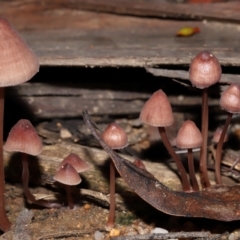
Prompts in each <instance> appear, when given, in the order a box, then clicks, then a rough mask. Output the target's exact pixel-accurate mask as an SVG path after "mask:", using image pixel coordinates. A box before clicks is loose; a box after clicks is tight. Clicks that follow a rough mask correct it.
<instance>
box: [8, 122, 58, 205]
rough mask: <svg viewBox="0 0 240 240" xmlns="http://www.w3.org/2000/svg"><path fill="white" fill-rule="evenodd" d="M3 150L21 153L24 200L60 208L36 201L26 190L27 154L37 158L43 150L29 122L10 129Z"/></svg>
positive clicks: (27, 178) (18, 123)
mask: <svg viewBox="0 0 240 240" xmlns="http://www.w3.org/2000/svg"><path fill="white" fill-rule="evenodd" d="M3 148H4V150H5V151H8V152H21V153H22V166H23V170H22V183H23V190H24V194H25V196H26V198H27V199H28V200H29V201H30V202H32V203H34V204H37V205H41V206H44V207H49V208H52V207H60V206H61V205H60V204H58V203H51V202H47V201H45V200H43V199H40V200H36V199H35V197H34V195H33V194H32V193H31V192H30V190H29V188H28V182H29V169H28V156H27V154H29V155H32V156H37V155H39V154H40V153H41V152H42V148H43V146H42V141H41V139H40V137H39V136H38V134H37V132H36V130H35V129H34V127H33V126H32V124H31V122H30V121H29V120H27V119H21V120H19V121H18V122H17V123H16V124H15V125H14V126H13V127H12V129H11V130H10V132H9V135H8V138H7V141H6V143H5V144H4V146H3Z"/></svg>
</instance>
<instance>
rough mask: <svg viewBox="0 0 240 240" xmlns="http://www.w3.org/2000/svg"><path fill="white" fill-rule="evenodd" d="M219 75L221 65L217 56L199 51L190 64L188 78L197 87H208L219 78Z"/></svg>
mask: <svg viewBox="0 0 240 240" xmlns="http://www.w3.org/2000/svg"><path fill="white" fill-rule="evenodd" d="M221 75H222V68H221V65H220V64H219V62H218V60H217V58H216V57H215V56H214V55H213V54H211V53H209V52H206V51H202V52H200V53H199V54H198V55H197V56H196V57H195V58H194V59H193V60H192V62H191V64H190V69H189V79H190V81H191V83H192V85H193V86H195V87H197V88H208V87H210V86H211V85H213V84H215V83H217V82H218V81H219V80H220V78H221Z"/></svg>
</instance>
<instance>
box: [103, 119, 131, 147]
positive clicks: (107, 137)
mask: <svg viewBox="0 0 240 240" xmlns="http://www.w3.org/2000/svg"><path fill="white" fill-rule="evenodd" d="M102 139H103V141H104V142H105V143H106V144H107V145H108V146H109V147H110V148H112V149H121V148H125V147H126V146H127V145H128V137H127V134H126V132H125V131H124V130H123V129H122V128H121V127H120V126H119V125H118V124H116V123H111V124H109V125H108V126H107V127H106V128H105V130H104V131H103V132H102Z"/></svg>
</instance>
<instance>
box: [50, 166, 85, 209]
mask: <svg viewBox="0 0 240 240" xmlns="http://www.w3.org/2000/svg"><path fill="white" fill-rule="evenodd" d="M53 179H54V180H55V181H57V182H60V183H62V184H64V186H65V189H66V192H67V201H68V206H69V208H70V209H73V208H74V204H73V199H72V194H71V186H75V185H78V184H79V183H80V182H81V181H82V179H81V177H80V176H79V174H78V172H77V170H76V169H75V168H74V167H73V166H72V165H71V164H69V163H65V164H64V165H63V166H62V167H61V168H60V169H59V170H58V171H57V172H56V174H55V175H54V177H53Z"/></svg>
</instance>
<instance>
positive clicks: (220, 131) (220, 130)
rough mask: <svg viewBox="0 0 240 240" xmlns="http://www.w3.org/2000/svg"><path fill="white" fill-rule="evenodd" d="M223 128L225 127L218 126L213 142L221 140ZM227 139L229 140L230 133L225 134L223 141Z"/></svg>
mask: <svg viewBox="0 0 240 240" xmlns="http://www.w3.org/2000/svg"><path fill="white" fill-rule="evenodd" d="M222 130H223V129H222V128H220V127H218V128H217V129H216V131H215V132H214V134H213V138H212V142H214V143H218V142H219V139H220V137H221V134H222ZM227 141H228V135H227V134H225V136H224V139H223V142H227Z"/></svg>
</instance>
